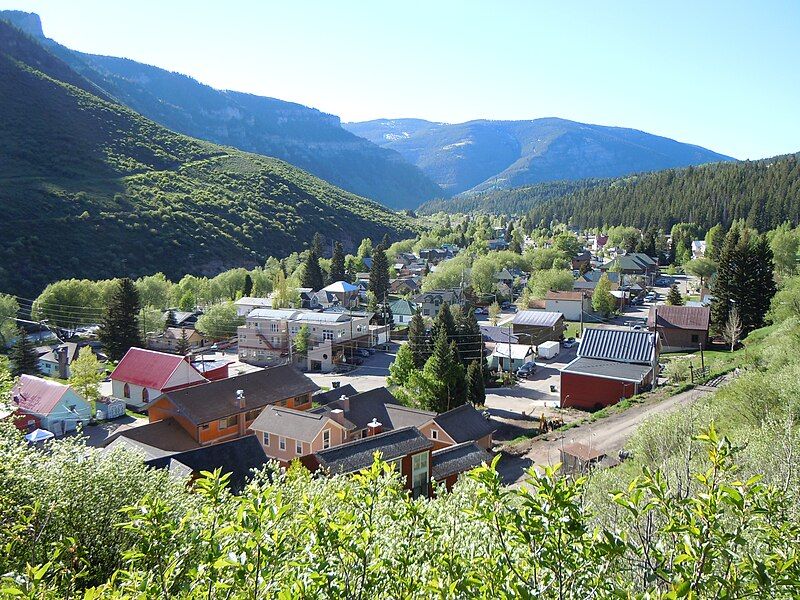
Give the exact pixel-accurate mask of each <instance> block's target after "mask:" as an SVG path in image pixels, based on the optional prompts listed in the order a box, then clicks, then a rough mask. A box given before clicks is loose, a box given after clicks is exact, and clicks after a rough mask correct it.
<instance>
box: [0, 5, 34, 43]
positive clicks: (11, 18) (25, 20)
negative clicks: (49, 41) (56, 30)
mask: <svg viewBox="0 0 800 600" xmlns="http://www.w3.org/2000/svg"><path fill="white" fill-rule="evenodd" d="M0 19H4V20H6V21H8V22H9V23H11V24H12V25H13V26H14V27H16V28H17V29H19V30H21V31H24V32H25V33H27V34H28V35H30V36H32V37H35V38H41V39H44V31H43V30H42V19H41V18H39V15H37V14H36V13H29V12H25V11H22V10H3V11H0Z"/></svg>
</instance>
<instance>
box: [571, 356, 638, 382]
mask: <svg viewBox="0 0 800 600" xmlns="http://www.w3.org/2000/svg"><path fill="white" fill-rule="evenodd" d="M652 368H653V367H652V365H640V364H634V363H627V362H616V361H613V360H602V359H598V358H576V359H575V360H573V361H572V362H571V363H569V364H568V365H567V366H565V367H564V368H563V369H561V372H562V373H576V374H579V375H589V376H592V377H602V378H604V379H618V380H620V381H632V382H635V383H639V382H641V381H642V380H643V379H644V378H645V376H646V375H647V374H648V373H649V372H650V370H651V369H652Z"/></svg>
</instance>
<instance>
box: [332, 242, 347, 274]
mask: <svg viewBox="0 0 800 600" xmlns="http://www.w3.org/2000/svg"><path fill="white" fill-rule="evenodd" d="M344 260H345V256H344V248H342V245H341V244H340V243H339V242H336V243H335V244H334V245H333V256H331V273H330V275H331V277H330V282H331V283H334V282H336V281H347V280H348V279H347V271H346V270H345V266H344Z"/></svg>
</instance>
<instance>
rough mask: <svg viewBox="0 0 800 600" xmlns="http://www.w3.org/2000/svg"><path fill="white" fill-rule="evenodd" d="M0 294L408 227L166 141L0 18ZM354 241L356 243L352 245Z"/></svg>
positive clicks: (214, 266) (269, 162)
mask: <svg viewBox="0 0 800 600" xmlns="http://www.w3.org/2000/svg"><path fill="white" fill-rule="evenodd" d="M0 81H2V82H3V83H2V85H0V115H2V118H0V147H2V148H3V151H2V157H3V158H2V161H0V238H1V239H2V240H3V244H2V246H0V290H2V291H4V292H14V293H17V294H21V295H27V294H34V293H36V292H38V290H40V289H41V288H42V287H43V286H44V285H45V284H46V283H47V282H49V281H51V280H53V279H62V278H65V277H91V278H101V277H113V276H120V275H133V276H135V275H141V274H145V273H152V272H156V271H163V272H164V273H165V274H167V275H168V276H171V277H180V276H181V275H182V274H184V273H187V272H188V273H214V272H216V271H218V270H221V269H223V268H226V267H231V266H239V265H242V266H247V265H255V264H257V263H260V262H261V261H263V260H264V258H265V257H266V256H267V255H270V254H274V255H277V256H282V255H285V254H286V253H288V252H290V251H292V250H297V249H300V248H302V247H303V245H304V244H305V243H307V242H308V241H309V240H310V239H311V237H312V236H313V234H314V232H317V231H319V232H321V233H323V234H324V235H325V236H327V237H328V239H338V240H341V241H342V242H343V243H345V245H347V246H350V247H352V245H353V244H354V243H357V242H358V241H360V239H361V237H362V236H367V235H369V236H373V237H380V236H382V235H383V234H384V233H388V234H389V235H390V236H392V237H396V236H398V235H400V234H405V233H408V232H409V230H410V227H411V223H410V222H409V221H408V220H407V219H405V218H403V217H401V216H399V215H397V214H395V213H392V212H390V211H388V210H387V209H385V208H383V207H382V206H380V205H378V204H376V203H374V202H371V201H369V200H366V199H364V198H361V197H358V196H355V195H353V194H350V193H347V192H345V191H343V190H341V189H339V188H336V187H334V186H332V185H330V184H328V183H326V182H324V181H322V180H320V179H317V178H315V177H313V176H311V175H309V174H308V173H305V172H303V171H301V170H299V169H297V168H295V167H292V166H290V165H288V164H286V163H284V162H282V161H279V160H276V159H271V158H266V157H264V156H259V155H255V154H248V153H244V152H240V151H237V150H234V149H231V148H224V147H221V146H216V145H214V144H211V143H208V142H202V141H199V140H196V139H192V138H189V137H186V136H183V135H180V134H176V133H173V132H172V131H169V130H167V129H165V128H164V127H162V126H160V125H157V124H156V123H154V122H153V121H150V120H149V119H146V118H144V117H142V116H141V115H139V114H137V113H135V112H134V111H132V110H130V109H128V108H126V107H124V106H122V105H121V104H118V103H116V102H113V101H109V100H105V99H103V98H101V97H100V96H99V95H97V94H96V93H93V92H96V89H95V88H94V86H93V84H92V83H91V82H89V81H87V80H85V79H83V78H82V77H81V76H80V75H78V74H77V73H75V72H74V71H73V70H71V69H70V68H69V67H68V66H67V65H66V64H64V63H63V62H62V61H61V60H59V59H58V58H57V57H55V56H53V55H52V54H50V53H49V52H48V51H47V50H45V49H44V48H43V47H42V46H41V45H40V44H38V43H37V42H36V41H34V40H33V39H32V38H30V37H28V36H27V35H25V34H24V33H22V32H21V31H19V30H18V29H16V28H14V27H12V26H11V25H9V24H7V23H5V22H2V21H0ZM356 238H357V239H356Z"/></svg>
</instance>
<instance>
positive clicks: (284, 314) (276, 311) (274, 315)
mask: <svg viewBox="0 0 800 600" xmlns="http://www.w3.org/2000/svg"><path fill="white" fill-rule="evenodd" d="M296 314H297V311H296V310H292V309H289V308H256V309H254V310H251V311H250V314H248V315H247V316H248V317H250V318H254V317H255V318H256V319H277V320H281V321H283V320H286V321H288V320H290V319H293V318H294V316H295V315H296Z"/></svg>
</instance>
